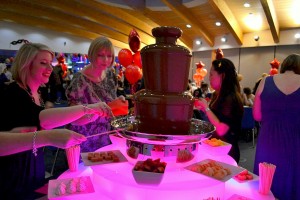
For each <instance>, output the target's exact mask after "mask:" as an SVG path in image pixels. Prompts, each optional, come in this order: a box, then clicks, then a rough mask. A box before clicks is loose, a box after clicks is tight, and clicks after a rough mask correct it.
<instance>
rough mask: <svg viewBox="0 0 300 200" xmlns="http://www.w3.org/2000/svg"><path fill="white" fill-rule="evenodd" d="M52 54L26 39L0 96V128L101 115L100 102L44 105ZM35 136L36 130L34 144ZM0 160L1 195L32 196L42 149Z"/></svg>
mask: <svg viewBox="0 0 300 200" xmlns="http://www.w3.org/2000/svg"><path fill="white" fill-rule="evenodd" d="M53 57H54V54H53V52H52V51H51V50H50V49H49V47H47V46H45V45H43V44H38V43H28V44H24V45H23V46H22V47H21V48H20V49H19V51H18V53H17V55H16V57H15V59H14V63H13V66H12V73H13V78H14V80H15V82H14V83H11V84H10V85H9V86H8V87H7V88H6V90H5V92H4V93H2V94H1V98H0V104H1V105H2V109H1V114H0V122H1V123H0V131H6V132H7V131H10V130H12V129H14V128H17V127H36V128H37V130H42V129H52V128H55V127H59V126H62V125H65V124H67V123H70V122H74V121H77V120H81V123H83V121H85V122H86V123H89V122H91V121H92V120H94V119H97V118H95V117H94V116H98V115H101V116H102V115H103V112H102V110H101V105H102V103H96V104H89V105H86V106H83V105H78V106H72V107H66V108H51V109H44V107H43V102H42V100H41V98H40V94H39V87H40V86H41V85H42V84H45V83H47V82H48V81H49V76H50V74H51V72H52V70H53V68H52V60H53ZM11 134H13V133H11ZM24 134H26V133H24ZM36 138H39V135H38V134H36V136H35V137H34V138H33V146H34V143H35V139H36ZM33 149H34V148H33ZM0 163H1V164H0V199H22V200H24V199H35V196H34V190H35V189H37V188H39V187H41V186H42V185H43V184H44V181H45V180H44V178H45V166H44V158H43V151H42V150H41V149H38V152H37V155H36V156H35V155H34V154H33V152H32V151H24V152H21V153H17V154H13V155H8V156H2V157H0Z"/></svg>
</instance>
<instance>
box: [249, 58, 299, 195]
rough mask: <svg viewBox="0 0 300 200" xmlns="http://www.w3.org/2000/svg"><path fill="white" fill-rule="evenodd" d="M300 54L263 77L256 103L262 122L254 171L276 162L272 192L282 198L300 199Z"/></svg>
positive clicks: (257, 117)
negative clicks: (275, 73)
mask: <svg viewBox="0 0 300 200" xmlns="http://www.w3.org/2000/svg"><path fill="white" fill-rule="evenodd" d="M299 102H300V55H299V54H291V55H289V56H288V57H287V58H285V59H284V61H283V62H282V64H281V67H280V73H279V74H277V75H274V76H268V77H265V78H263V79H262V80H261V82H260V84H259V86H258V89H257V91H256V94H255V99H254V105H253V116H254V119H255V120H257V121H259V122H260V123H261V128H260V132H259V135H258V140H257V146H256V156H255V162H254V173H255V174H257V175H259V163H262V162H267V163H272V164H274V165H276V170H275V174H274V177H273V183H272V187H271V191H272V192H273V194H274V196H275V197H276V198H277V199H280V200H292V199H295V200H296V199H300V190H299V188H300V170H299V166H300V126H299V124H300V116H299V113H300V103H299Z"/></svg>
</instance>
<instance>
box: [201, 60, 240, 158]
mask: <svg viewBox="0 0 300 200" xmlns="http://www.w3.org/2000/svg"><path fill="white" fill-rule="evenodd" d="M209 80H210V85H211V87H212V88H213V89H214V90H215V91H214V93H213V95H212V98H211V101H210V104H209V105H208V103H207V101H206V100H205V99H199V100H195V106H196V107H197V108H198V109H201V110H202V111H204V112H206V115H207V117H208V119H209V121H210V122H211V123H212V124H213V125H214V126H215V127H216V132H215V133H214V135H213V137H215V138H218V139H221V140H223V141H225V142H228V143H230V144H231V145H232V148H231V150H230V152H229V155H230V156H231V157H232V158H234V160H235V161H236V162H237V163H238V162H239V159H240V150H239V146H238V138H239V135H240V133H241V125H242V117H243V112H244V108H243V102H242V98H241V94H240V84H239V81H238V79H237V73H236V69H235V66H234V64H233V63H232V62H231V61H230V60H228V59H226V58H222V59H218V60H214V61H213V62H212V66H211V69H210V74H209Z"/></svg>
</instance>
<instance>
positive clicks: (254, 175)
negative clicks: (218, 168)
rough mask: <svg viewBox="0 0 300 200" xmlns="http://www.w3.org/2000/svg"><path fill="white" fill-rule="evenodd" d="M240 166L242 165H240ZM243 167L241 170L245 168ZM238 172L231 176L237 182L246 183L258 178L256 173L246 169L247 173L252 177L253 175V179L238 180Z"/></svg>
mask: <svg viewBox="0 0 300 200" xmlns="http://www.w3.org/2000/svg"><path fill="white" fill-rule="evenodd" d="M241 168H242V167H241ZM242 169H243V171H244V170H247V169H244V168H242ZM239 174H240V173H239ZM239 174H237V175H235V176H234V177H233V179H234V180H236V181H237V182H239V183H246V182H250V181H256V180H258V179H259V178H258V176H257V175H256V174H253V173H252V172H249V171H248V174H251V175H252V177H253V179H251V180H240V179H238V178H237V177H236V176H238V175H239Z"/></svg>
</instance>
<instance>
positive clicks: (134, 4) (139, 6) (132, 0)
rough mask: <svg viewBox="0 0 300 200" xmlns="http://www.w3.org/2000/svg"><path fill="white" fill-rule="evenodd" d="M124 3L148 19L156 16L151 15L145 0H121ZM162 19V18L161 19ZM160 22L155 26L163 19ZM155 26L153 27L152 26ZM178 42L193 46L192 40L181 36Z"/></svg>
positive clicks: (189, 46)
mask: <svg viewBox="0 0 300 200" xmlns="http://www.w3.org/2000/svg"><path fill="white" fill-rule="evenodd" d="M123 2H124V3H126V5H127V6H129V7H130V8H132V9H133V10H134V11H135V13H137V14H139V15H141V16H146V17H147V18H149V19H155V18H157V16H153V15H155V14H154V13H153V12H152V11H150V9H149V8H147V7H146V4H145V1H140V0H123ZM161 20H163V18H162V19H161ZM161 22H162V23H161V24H158V25H157V26H156V27H158V26H163V25H164V23H163V21H161ZM153 28H155V27H153ZM177 43H178V44H180V45H182V46H185V47H187V48H189V49H192V48H193V46H192V44H193V41H186V40H185V39H184V37H181V38H180V39H179V40H178V41H177Z"/></svg>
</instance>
